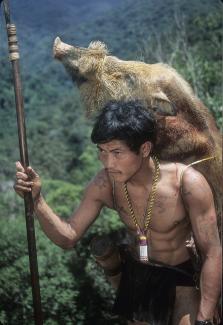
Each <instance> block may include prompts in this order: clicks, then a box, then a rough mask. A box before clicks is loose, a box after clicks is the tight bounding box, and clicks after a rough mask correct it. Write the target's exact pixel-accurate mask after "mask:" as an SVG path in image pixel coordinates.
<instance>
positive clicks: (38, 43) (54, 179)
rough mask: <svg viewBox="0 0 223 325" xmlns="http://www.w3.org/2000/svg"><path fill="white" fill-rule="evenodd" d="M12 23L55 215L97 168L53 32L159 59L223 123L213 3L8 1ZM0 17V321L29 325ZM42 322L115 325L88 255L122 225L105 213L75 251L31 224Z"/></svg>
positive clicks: (31, 139) (67, 209)
mask: <svg viewBox="0 0 223 325" xmlns="http://www.w3.org/2000/svg"><path fill="white" fill-rule="evenodd" d="M11 14H12V21H13V22H15V23H16V25H17V34H18V39H19V44H20V54H21V62H20V66H21V74H22V81H23V90H24V102H25V113H26V124H27V136H28V147H29V155H30V161H31V165H32V166H33V167H34V168H35V169H36V170H37V171H38V173H39V174H40V175H41V178H42V180H43V193H44V196H45V198H46V200H47V202H48V203H49V205H50V206H51V207H52V208H53V209H54V210H55V211H56V212H57V213H58V214H59V215H60V216H61V217H63V218H67V217H68V216H69V215H70V214H71V213H72V211H73V210H74V209H75V207H76V206H77V204H78V202H79V199H80V198H81V196H82V191H83V188H84V187H85V185H86V184H87V183H88V181H89V180H90V178H91V176H92V175H94V173H95V172H96V171H97V170H98V169H99V168H100V164H99V162H98V161H97V155H96V151H95V149H94V146H93V145H92V144H91V143H90V140H89V136H90V131H91V124H92V122H91V121H90V120H87V119H86V117H85V114H84V108H83V105H82V103H81V101H80V98H79V93H78V91H77V89H76V87H74V85H73V84H72V82H71V80H70V79H69V77H68V76H67V74H66V73H65V71H64V68H63V67H62V65H61V64H60V63H58V62H57V61H55V60H54V59H53V57H52V45H53V40H54V38H55V37H56V36H60V37H61V38H62V40H63V41H64V42H67V43H69V44H76V45H78V46H85V47H86V46H88V44H89V42H90V41H91V40H101V41H104V42H105V43H106V44H107V46H108V48H109V50H110V52H111V53H112V54H113V55H116V56H118V57H120V58H122V59H126V60H128V59H133V60H143V61H145V62H148V63H155V62H160V61H162V62H166V63H168V64H170V65H172V66H173V67H175V68H176V69H177V70H178V71H179V72H180V73H181V74H182V75H183V76H184V78H185V79H186V80H187V81H189V83H190V84H191V85H192V87H193V88H194V90H195V92H196V94H197V95H198V96H199V97H200V98H201V99H202V100H203V102H204V103H205V104H206V105H207V107H208V108H209V109H210V111H211V112H212V113H213V114H214V116H215V118H216V121H217V123H218V126H219V127H221V126H222V98H221V91H222V76H221V73H222V69H221V39H222V3H221V2H220V1H218V0H138V1H136V0H123V1H120V0H66V1H59V0H44V1H43V0H39V1H35V0H29V1H28V0H20V1H16V0H14V1H13V0H11ZM5 34H6V31H5V22H4V19H3V13H2V11H1V14H0V324H10V325H17V324H18V325H19V324H23V325H32V324H33V323H34V322H33V311H32V295H31V289H30V279H29V264H28V254H27V241H26V229H25V222H24V207H23V201H22V200H21V199H20V198H18V197H17V196H16V195H15V193H14V191H13V189H12V186H13V182H14V177H15V176H14V174H15V162H16V161H17V160H19V150H18V139H17V129H16V114H15V104H14V92H13V87H12V71H11V65H10V63H9V61H8V52H7V40H6V35H5ZM35 225H36V237H37V250H38V263H39V273H40V286H41V295H42V306H43V312H44V324H45V325H56V324H66V325H71V324H77V325H85V324H89V325H107V324H108V325H109V324H112V325H121V324H122V321H121V320H118V319H116V318H112V317H111V313H110V310H111V306H112V302H113V300H114V292H113V291H112V290H111V287H110V285H109V284H108V283H107V282H106V279H105V278H104V275H103V273H102V271H101V270H100V269H99V268H98V267H97V265H96V263H95V261H94V259H93V257H92V256H91V254H90V249H89V243H90V241H91V239H92V238H93V237H94V236H95V235H96V234H105V233H109V234H111V233H113V232H115V231H117V230H120V229H122V227H123V225H122V223H121V222H120V221H119V219H118V217H117V215H116V214H115V213H112V212H111V211H108V210H105V211H103V213H102V214H101V215H100V217H98V219H97V221H96V222H95V224H94V225H93V226H92V227H91V228H90V229H89V231H88V232H87V233H86V235H85V236H84V238H83V239H82V240H81V242H80V243H79V244H78V245H77V246H76V248H75V249H73V250H70V251H63V250H62V249H61V248H59V247H57V246H55V245H54V244H53V243H51V242H50V241H49V240H48V239H47V238H46V236H45V235H44V234H43V232H42V231H41V230H40V227H39V224H38V222H37V221H36V222H35Z"/></svg>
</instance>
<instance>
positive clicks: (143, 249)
mask: <svg viewBox="0 0 223 325" xmlns="http://www.w3.org/2000/svg"><path fill="white" fill-rule="evenodd" d="M139 260H140V262H144V263H145V262H148V260H149V258H148V245H147V238H146V236H144V235H141V236H139Z"/></svg>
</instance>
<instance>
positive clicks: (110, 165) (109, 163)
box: [105, 155, 115, 169]
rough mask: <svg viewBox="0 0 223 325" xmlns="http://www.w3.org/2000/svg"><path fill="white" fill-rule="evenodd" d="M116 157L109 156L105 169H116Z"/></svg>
mask: <svg viewBox="0 0 223 325" xmlns="http://www.w3.org/2000/svg"><path fill="white" fill-rule="evenodd" d="M114 163H115V162H114V157H113V155H108V156H107V159H106V160H105V168H107V169H113V168H114Z"/></svg>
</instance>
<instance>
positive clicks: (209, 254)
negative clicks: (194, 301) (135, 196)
mask: <svg viewBox="0 0 223 325" xmlns="http://www.w3.org/2000/svg"><path fill="white" fill-rule="evenodd" d="M182 195H183V200H184V203H185V204H186V207H187V209H188V211H189V216H190V220H191V225H192V230H193V233H194V236H195V241H196V244H197V246H198V249H199V250H200V253H201V255H202V270H201V277H200V290H201V300H200V305H199V310H198V314H197V320H206V319H211V320H212V318H213V315H214V310H215V308H216V305H217V302H218V298H219V294H220V287H221V265H222V264H221V253H222V252H221V244H220V239H219V233H218V228H217V218H216V212H215V206H214V199H213V195H212V191H211V189H210V186H209V184H208V183H207V181H206V179H205V178H204V177H203V175H201V174H200V173H199V172H197V171H196V170H194V169H193V168H188V170H186V171H185V173H184V177H183V192H182Z"/></svg>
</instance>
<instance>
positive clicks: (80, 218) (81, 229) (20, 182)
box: [14, 163, 110, 249]
mask: <svg viewBox="0 0 223 325" xmlns="http://www.w3.org/2000/svg"><path fill="white" fill-rule="evenodd" d="M16 167H17V173H16V179H17V180H16V184H15V186H14V188H15V190H16V192H17V193H18V194H19V195H20V196H23V195H24V192H30V191H32V196H33V199H34V211H35V214H36V216H37V217H38V220H39V222H40V225H41V227H42V229H43V231H44V232H45V234H46V235H47V237H48V238H49V239H50V240H52V241H53V242H54V243H55V244H56V245H58V246H60V247H62V248H64V249H69V248H72V247H74V245H75V244H76V242H77V241H78V240H79V239H80V238H81V237H82V235H83V234H84V233H85V231H86V230H87V229H88V227H89V226H90V225H91V224H92V223H93V222H94V220H95V219H96V217H97V216H98V215H99V213H100V210H101V208H102V207H103V205H104V198H106V195H107V193H108V192H109V189H110V188H109V182H108V180H107V178H106V174H105V172H104V171H101V172H99V173H98V175H96V176H95V178H94V179H93V180H92V181H91V182H90V183H89V185H88V186H87V188H86V189H85V193H84V196H83V199H82V201H81V203H80V205H79V207H78V208H77V210H76V211H75V212H74V214H73V215H72V216H71V217H70V218H69V219H68V220H64V219H62V218H60V217H59V216H58V215H56V214H55V213H54V211H53V210H52V209H51V208H50V207H49V206H48V205H47V203H46V201H45V200H44V198H43V196H42V195H41V194H40V190H41V181H40V178H39V176H38V174H36V172H35V171H34V170H33V169H32V168H31V167H29V168H28V169H27V171H26V172H25V171H24V168H23V167H22V166H21V164H20V163H17V165H16ZM102 179H103V182H102Z"/></svg>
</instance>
